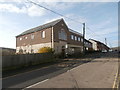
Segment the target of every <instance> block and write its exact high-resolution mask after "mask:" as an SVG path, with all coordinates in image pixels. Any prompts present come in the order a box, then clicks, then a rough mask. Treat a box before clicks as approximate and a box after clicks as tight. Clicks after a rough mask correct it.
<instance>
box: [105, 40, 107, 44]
mask: <svg viewBox="0 0 120 90" xmlns="http://www.w3.org/2000/svg"><path fill="white" fill-rule="evenodd" d="M105 44H106V46H107V39H106V38H105Z"/></svg>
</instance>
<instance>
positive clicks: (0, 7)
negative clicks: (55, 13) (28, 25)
mask: <svg viewBox="0 0 120 90" xmlns="http://www.w3.org/2000/svg"><path fill="white" fill-rule="evenodd" d="M0 12H12V13H22V14H28V15H29V16H42V15H44V14H45V10H44V9H42V8H40V7H38V6H36V5H29V6H27V7H26V6H23V7H18V6H16V5H14V4H0Z"/></svg>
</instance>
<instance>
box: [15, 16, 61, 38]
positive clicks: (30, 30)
mask: <svg viewBox="0 0 120 90" xmlns="http://www.w3.org/2000/svg"><path fill="white" fill-rule="evenodd" d="M61 20H63V19H62V18H61V19H57V20H55V21H52V22H49V23H47V24H43V25H40V26H38V27H35V28H32V29H29V30H27V31H25V32H23V33H21V34H19V35H17V36H16V37H18V36H22V35H25V34H29V33H32V32H36V31H40V30H42V29H45V28H49V27H51V26H54V25H55V24H57V23H58V22H60V21H61Z"/></svg>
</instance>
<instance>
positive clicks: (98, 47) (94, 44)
mask: <svg viewBox="0 0 120 90" xmlns="http://www.w3.org/2000/svg"><path fill="white" fill-rule="evenodd" d="M89 41H90V42H91V43H92V48H93V50H95V51H109V49H110V48H109V47H108V46H107V45H105V44H104V43H102V42H100V41H97V40H94V39H89Z"/></svg>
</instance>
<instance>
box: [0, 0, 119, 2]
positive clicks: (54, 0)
mask: <svg viewBox="0 0 120 90" xmlns="http://www.w3.org/2000/svg"><path fill="white" fill-rule="evenodd" d="M22 1H23V0H1V1H0V2H22ZM32 1H37V2H118V1H119V0H100V1H99V0H32Z"/></svg>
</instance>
